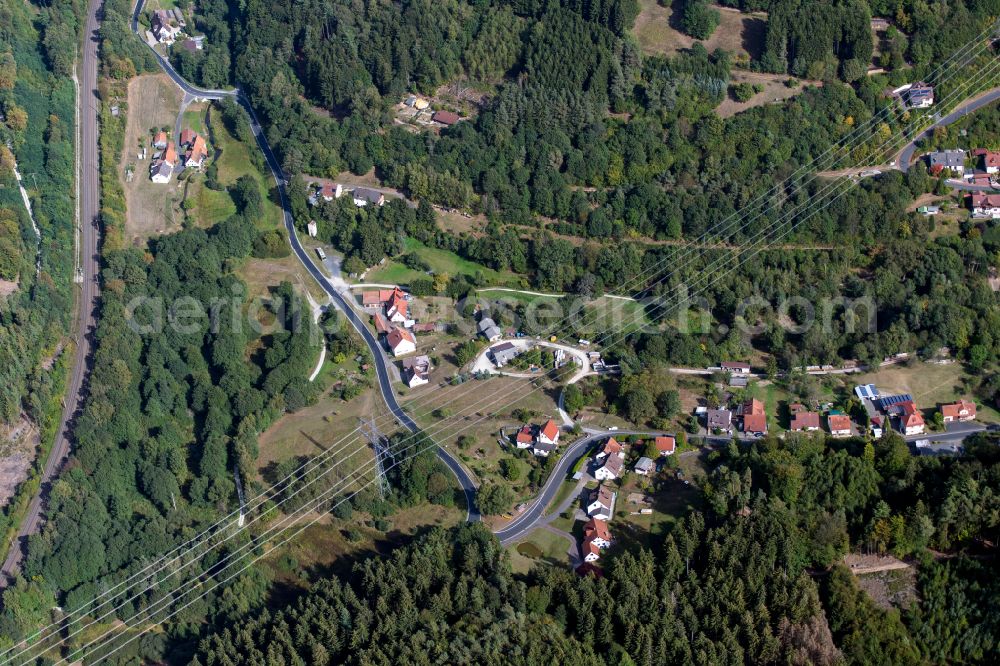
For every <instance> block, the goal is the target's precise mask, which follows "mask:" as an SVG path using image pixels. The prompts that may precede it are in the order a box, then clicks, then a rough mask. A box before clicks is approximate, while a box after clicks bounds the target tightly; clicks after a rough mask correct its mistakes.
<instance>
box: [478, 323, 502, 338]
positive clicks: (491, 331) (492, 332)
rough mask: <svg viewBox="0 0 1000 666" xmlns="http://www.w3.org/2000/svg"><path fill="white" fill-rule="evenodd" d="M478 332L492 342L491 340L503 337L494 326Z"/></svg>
mask: <svg viewBox="0 0 1000 666" xmlns="http://www.w3.org/2000/svg"><path fill="white" fill-rule="evenodd" d="M479 332H480V333H482V334H483V336H485V337H486V339H487V340H492V339H493V338H498V337H500V336H501V335H503V333H501V332H500V329H499V328H497V327H496V326H489V327H487V328H484V329H482V330H480V331H479Z"/></svg>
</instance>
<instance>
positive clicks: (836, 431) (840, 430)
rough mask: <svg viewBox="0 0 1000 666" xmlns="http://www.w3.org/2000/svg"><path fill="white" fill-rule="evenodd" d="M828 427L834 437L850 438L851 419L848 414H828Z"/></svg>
mask: <svg viewBox="0 0 1000 666" xmlns="http://www.w3.org/2000/svg"><path fill="white" fill-rule="evenodd" d="M826 427H827V428H829V429H830V434H831V435H833V436H834V437H850V436H851V417H849V416H848V415H847V414H833V413H830V414H827V415H826Z"/></svg>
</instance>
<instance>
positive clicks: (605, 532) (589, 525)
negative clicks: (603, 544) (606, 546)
mask: <svg viewBox="0 0 1000 666" xmlns="http://www.w3.org/2000/svg"><path fill="white" fill-rule="evenodd" d="M595 536H596V537H600V538H602V539H605V540H606V541H611V530H609V529H608V524H607V523H606V522H604V521H603V520H597V519H596V518H591V519H590V520H588V521H587V522H586V523H584V525H583V538H584V539H590V538H592V537H595Z"/></svg>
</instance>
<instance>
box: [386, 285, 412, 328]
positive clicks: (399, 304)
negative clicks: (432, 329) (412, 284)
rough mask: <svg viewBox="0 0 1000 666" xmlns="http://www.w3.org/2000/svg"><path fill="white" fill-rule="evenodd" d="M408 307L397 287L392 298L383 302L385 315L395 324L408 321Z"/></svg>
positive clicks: (404, 297)
mask: <svg viewBox="0 0 1000 666" xmlns="http://www.w3.org/2000/svg"><path fill="white" fill-rule="evenodd" d="M408 309H409V306H408V303H407V302H406V296H405V295H404V294H403V292H402V291H400V290H399V289H395V290H394V291H393V295H392V298H391V299H389V301H388V302H386V304H385V316H386V317H388V318H389V321H391V322H393V323H395V324H405V323H406V322H407V321H409V319H408V318H407V311H408Z"/></svg>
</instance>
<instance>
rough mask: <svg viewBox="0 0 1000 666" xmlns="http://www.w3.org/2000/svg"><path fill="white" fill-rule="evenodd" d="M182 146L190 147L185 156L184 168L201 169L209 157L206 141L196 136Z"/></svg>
mask: <svg viewBox="0 0 1000 666" xmlns="http://www.w3.org/2000/svg"><path fill="white" fill-rule="evenodd" d="M182 134H183V133H182ZM182 145H186V146H187V147H188V149H187V152H186V153H185V154H184V166H186V167H187V168H189V169H200V168H201V167H202V165H203V164H204V163H205V158H207V157H208V144H206V143H205V139H204V138H203V137H201V136H199V135H197V134H195V135H194V138H193V139H192V140H191V141H190V142H189V143H183V142H182Z"/></svg>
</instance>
